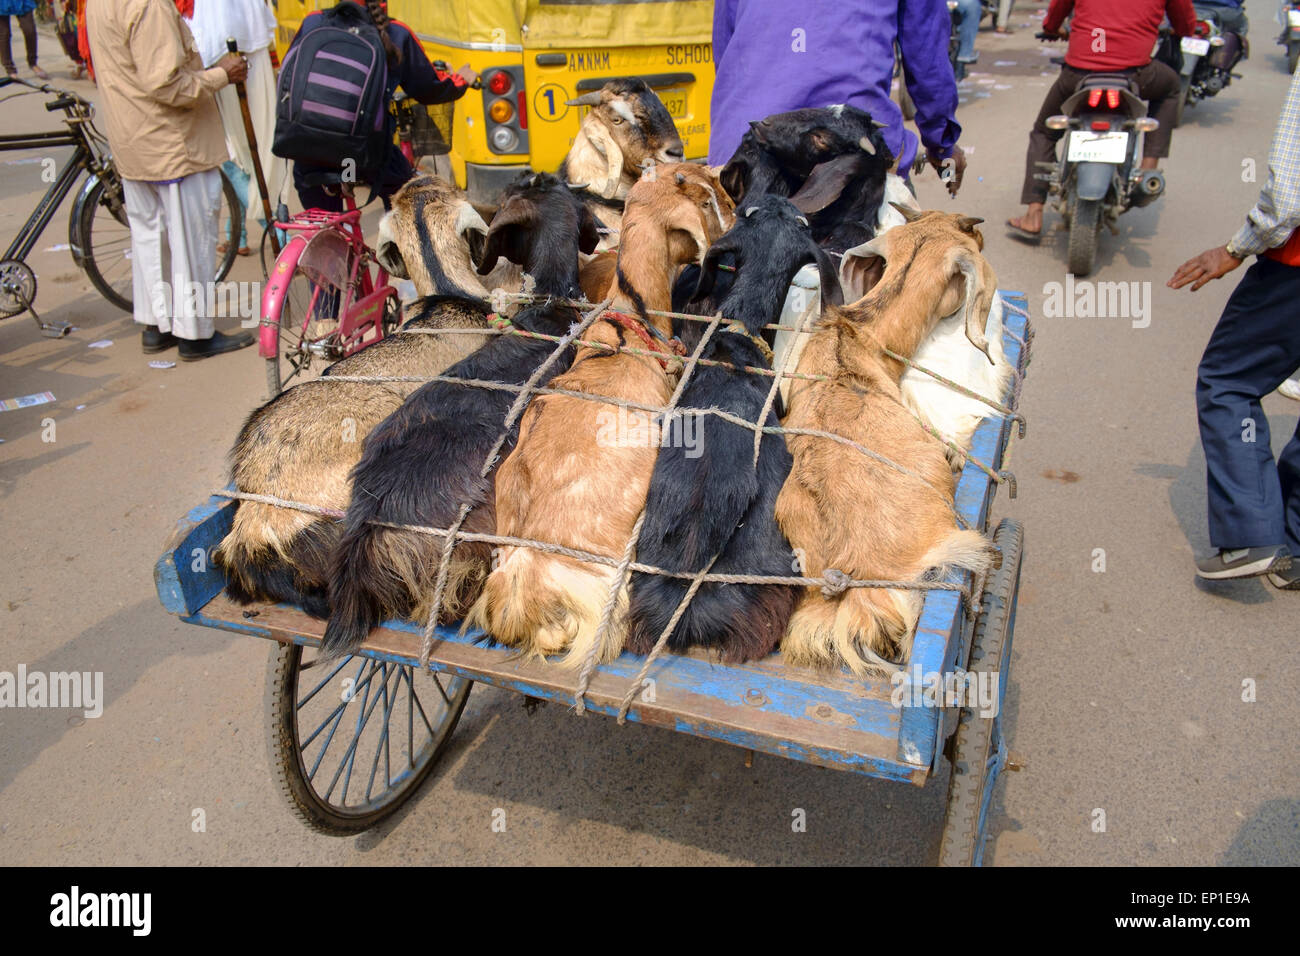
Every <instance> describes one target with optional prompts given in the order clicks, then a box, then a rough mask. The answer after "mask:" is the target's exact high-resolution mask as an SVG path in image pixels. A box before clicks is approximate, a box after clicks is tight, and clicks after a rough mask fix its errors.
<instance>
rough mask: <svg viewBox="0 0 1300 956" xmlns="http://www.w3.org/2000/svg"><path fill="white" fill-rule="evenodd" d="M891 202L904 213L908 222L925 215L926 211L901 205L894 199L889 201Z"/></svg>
mask: <svg viewBox="0 0 1300 956" xmlns="http://www.w3.org/2000/svg"><path fill="white" fill-rule="evenodd" d="M889 204H890V205H891V206H893V207H894V208H895V209H897V210H898V211H899V212H901V213H902V214H903V218H904V219H906V220H907V221H908V222H916V220H918V219H920V218H921V217H922V216H924V215H925V213H923V212H918V211H917V210H915V209H912V208H910V207H908V206H903V205H900V204H899V203H896V202H894V201H893V200H892V199H891V200H890V201H889Z"/></svg>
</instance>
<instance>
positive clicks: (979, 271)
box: [954, 249, 997, 365]
mask: <svg viewBox="0 0 1300 956" xmlns="http://www.w3.org/2000/svg"><path fill="white" fill-rule="evenodd" d="M954 266H955V274H957V275H961V276H962V277H963V278H964V279H965V284H966V296H965V302H964V304H963V312H964V314H965V322H966V338H968V339H969V340H970V344H971V345H973V346H975V348H977V349H979V350H980V351H981V352H983V353H984V357H985V358H986V359H988V360H989V364H990V365H993V364H995V363H994V361H993V356H992V355H990V354H989V340H988V332H987V325H988V321H989V310H991V309H992V308H993V296H994V295H996V294H997V277H996V276H994V275H993V269H992V267H990V266H989V264H988V261H987V260H986V259H985V258H984V257H983V256H979V255H972V254H971V253H970V252H969V251H967V250H965V249H958V250H957V252H956V255H955V256H954Z"/></svg>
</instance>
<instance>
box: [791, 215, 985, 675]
mask: <svg viewBox="0 0 1300 956" xmlns="http://www.w3.org/2000/svg"><path fill="white" fill-rule="evenodd" d="M978 221H979V220H973V219H970V218H967V217H962V216H954V215H950V214H946V213H926V214H925V215H923V216H920V217H918V218H915V219H914V220H913V221H911V222H908V223H907V224H905V225H902V226H898V227H896V228H894V229H891V230H890V231H889V232H887V233H886V234H885V235H883V236H879V237H877V238H876V239H875V240H873V242H874V243H876V244H877V245H876V246H875V248H876V249H877V250H878V256H877V257H876V258H874V259H865V258H862V257H859V261H858V264H859V265H860V266H861V267H862V268H863V269H866V270H872V271H874V272H875V275H874V276H869V277H868V276H863V277H862V278H863V279H864V281H867V282H868V284H869V285H871V291H870V292H869V293H867V295H866V296H864V297H863V298H861V299H859V300H858V301H856V302H854V303H853V304H851V305H847V306H844V307H842V308H834V307H832V308H830V309H828V310H827V312H826V313H825V315H824V316H823V318H822V320H821V322H820V323H819V326H818V329H817V331H815V332H814V333H812V335H811V336H810V337H809V342H808V344H807V346H806V347H805V349H804V351H803V355H802V356H801V358H800V362H799V369H798V370H799V372H800V373H802V374H804V375H816V376H825V380H824V381H812V380H808V379H799V380H797V381H796V382H795V383H793V385H792V388H791V390H790V410H789V413H788V415H787V417H786V419H785V422H784V424H785V426H786V427H787V428H793V429H810V430H816V431H824V432H832V433H835V434H838V435H840V436H843V437H844V438H847V439H849V440H851V441H853V442H856V443H858V444H859V445H862V446H864V447H866V448H868V449H870V450H871V451H873V452H875V453H876V454H877V455H880V456H883V457H884V458H886V459H888V460H889V461H891V462H893V463H895V464H897V465H899V466H902V467H903V468H905V469H907V471H908V472H910V474H904V473H903V472H901V471H899V470H898V469H896V468H894V467H891V466H890V465H889V464H885V463H883V462H881V461H878V460H876V459H873V458H871V457H869V456H867V455H864V454H863V453H862V452H861V451H859V450H857V449H856V448H853V447H849V446H846V445H844V444H843V443H840V442H836V441H833V440H831V439H828V438H823V437H813V436H808V435H797V434H789V435H787V442H788V445H789V448H790V452H791V454H792V455H793V457H794V467H793V469H792V470H791V472H790V477H789V478H788V479H787V481H786V483H785V486H784V487H783V488H782V489H781V494H780V496H779V497H778V499H777V504H776V516H777V521H778V523H779V524H780V526H781V530H782V531H783V532H784V533H785V535H786V537H787V538H788V539H789V541H790V543H791V545H793V547H794V548H795V553H796V554H799V553H802V562H803V573H804V574H806V575H808V576H810V577H822V576H823V575H824V574H825V572H826V571H827V570H828V569H835V570H837V571H840V572H842V573H844V574H846V575H848V576H849V577H851V578H855V579H870V580H891V581H905V582H921V581H924V580H927V579H929V578H931V577H933V576H934V575H936V574H938V575H942V574H944V573H946V571H947V569H949V568H965V569H969V570H972V571H977V572H978V571H982V570H984V569H986V568H987V567H988V566H989V564H990V561H991V558H992V550H991V547H990V544H989V542H988V541H987V539H985V538H984V536H983V535H981V534H979V533H978V532H975V531H968V530H966V531H964V530H959V529H958V527H957V525H956V519H955V517H954V515H953V512H952V503H953V477H952V472H951V470H950V468H949V465H948V461H947V459H946V457H945V454H944V446H943V445H942V444H941V443H940V442H938V441H936V440H935V439H934V438H933V437H932V436H931V435H929V434H928V433H927V432H926V431H925V430H924V429H923V428H922V427H921V425H920V424H919V423H918V422H917V420H916V418H915V417H914V416H913V415H912V413H911V412H910V411H909V410H908V409H907V408H905V407H904V405H903V402H902V396H901V394H900V390H899V384H898V383H899V379H900V378H901V376H902V373H903V366H902V364H901V363H899V362H898V361H896V360H894V359H892V358H889V357H888V356H886V355H885V354H884V352H883V351H882V346H883V347H887V348H889V349H891V350H892V351H894V352H896V353H898V354H900V355H903V356H908V357H910V356H911V355H913V354H914V353H915V352H916V350H917V348H918V347H919V346H920V344H921V342H922V341H923V340H924V339H925V338H926V337H927V336H928V335H929V334H930V332H931V331H932V330H933V328H934V325H935V323H936V321H937V320H938V317H939V316H943V315H948V314H951V313H952V312H955V311H957V310H958V309H959V308H960V309H961V312H962V321H963V322H964V325H965V333H966V335H967V336H968V338H969V340H970V343H971V345H973V346H974V347H975V348H977V349H979V350H980V351H981V352H983V351H984V349H986V348H987V343H986V341H985V332H984V323H985V320H986V318H987V316H988V312H989V308H990V305H991V302H992V298H993V296H994V294H995V280H994V276H993V273H992V270H991V269H990V268H989V266H988V264H987V262H985V261H984V258H983V256H981V255H980V251H979V242H978V240H977V239H976V237H975V234H974V224H975V223H976V222H978ZM877 277H878V278H877ZM872 279H876V280H877V281H874V282H871V280H872ZM924 594H925V592H924V591H918V590H904V589H897V588H895V589H882V588H870V587H864V588H848V589H846V590H844V591H843V592H842V593H840V594H838V595H835V596H832V597H827V596H826V595H824V594H823V593H822V591H821V590H820V589H819V588H807V589H805V592H804V594H803V597H802V600H801V601H800V604H799V607H798V608H796V610H795V613H794V616H793V617H792V618H791V621H790V627H789V629H788V631H787V632H786V636H785V639H784V640H783V641H782V644H781V650H782V653H783V654H784V655H785V657H786V659H787V660H789V661H790V662H791V663H794V664H800V665H810V666H819V667H831V666H840V665H847V666H848V667H849V669H850V670H852V671H853V672H855V673H857V674H872V673H879V672H881V671H884V670H887V669H889V667H890V666H891V664H893V663H896V662H899V661H903V660H906V658H907V656H908V653H909V652H910V648H911V639H912V633H913V630H914V628H915V626H916V621H917V617H918V615H919V613H920V607H921V604H922V602H923V599H924Z"/></svg>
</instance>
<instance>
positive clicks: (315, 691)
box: [295, 654, 352, 710]
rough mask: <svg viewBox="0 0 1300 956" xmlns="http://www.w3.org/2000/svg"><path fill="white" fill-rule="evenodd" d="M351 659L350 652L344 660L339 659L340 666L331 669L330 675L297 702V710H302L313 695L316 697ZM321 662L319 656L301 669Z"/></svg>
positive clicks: (301, 668)
mask: <svg viewBox="0 0 1300 956" xmlns="http://www.w3.org/2000/svg"><path fill="white" fill-rule="evenodd" d="M350 660H352V655H351V654H349V655H348V656H347V657H345V658H343V660H341V661H339V666H338V667H336V668H334V670H332V671H330V672H329V675H328V676H327V677H326V678H325V679H324V680H323V681H321V682H320V683H319V684H317V685H316V686H315V687H313V688H312V689H311V692H310V693H309V694H308V695H307V696H306V697H304V698H303V699H302V700H300V701H298V703H297V705H296V707H295V709H296V710H302V708H303V706H304V705H305V704H306V703H307V702H308V701H309V700H311V699H312V698H313V697H315V696H316V695H317V694H318V693H319V692H320V689H321V688H322V687H324V686H325V685H326V684H328V683H329V682H330V681H331V680H333V679H334V675H335V674H337V673H338V672H339V671H341V670H343V668H344V667H346V666H347V664H348V661H350ZM319 663H320V660H319V658H318V659H317V660H314V661H312V662H311V663H310V664H303V665H302V666H301V667H300V668H299V669H300V670H307V668H309V667H315V666H316V665H317V664H319Z"/></svg>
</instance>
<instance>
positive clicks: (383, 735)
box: [366, 663, 402, 803]
mask: <svg viewBox="0 0 1300 956" xmlns="http://www.w3.org/2000/svg"><path fill="white" fill-rule="evenodd" d="M392 667H393V673H394V674H395V675H396V676H397V683H398V685H399V686H400V685H401V683H402V675H401V672H400V671H399V670H398V668H397V665H392ZM388 668H389V665H388V664H387V663H385V664H384V682H383V685H382V693H383V695H384V729H383V730H381V731H380V732H379V742H378V743H377V744H376V745H375V757H374V759H373V760H372V761H370V779H369V780H367V781H366V802H367V803H368V802H370V794H371V793H372V792H373V791H374V789H375V772H376V771H377V770H378V769H379V755H380V753H381V752H382V753H383V754H384V789H387V788H388V785H389V784H390V783H392V780H393V775H392V772H391V770H390V768H389V765H388V756H387V754H388V727H389V721H390V720H391V719H392V716H393V705H394V704H396V703H397V695H396V693H394V694H393V696H392V698H391V699H390V698H389V696H388Z"/></svg>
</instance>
